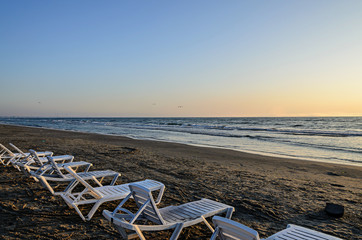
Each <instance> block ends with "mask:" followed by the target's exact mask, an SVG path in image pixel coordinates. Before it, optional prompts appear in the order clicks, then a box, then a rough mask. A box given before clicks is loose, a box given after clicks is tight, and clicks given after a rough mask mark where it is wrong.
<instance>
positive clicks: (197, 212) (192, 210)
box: [103, 183, 234, 240]
mask: <svg viewBox="0 0 362 240" xmlns="http://www.w3.org/2000/svg"><path fill="white" fill-rule="evenodd" d="M129 188H130V190H131V193H130V194H129V195H128V196H127V197H126V198H125V199H124V200H123V201H122V202H121V204H119V205H118V207H117V208H116V209H115V210H114V211H113V212H110V211H107V210H104V211H103V216H104V217H105V218H106V219H107V220H108V221H110V222H112V223H113V224H114V225H115V226H116V227H117V229H118V231H119V232H120V234H121V235H122V237H123V238H125V239H130V238H133V237H136V236H137V235H138V237H139V238H140V239H142V240H144V239H146V238H145V237H144V235H143V234H142V231H162V230H167V229H174V232H173V234H172V236H171V238H170V239H177V238H178V237H179V235H180V233H181V230H182V229H183V228H184V227H188V226H191V225H195V224H197V223H200V222H204V223H205V224H206V226H207V227H208V228H209V229H210V230H211V231H214V229H213V228H212V226H211V225H210V224H209V223H208V221H207V220H206V218H207V217H211V216H214V215H216V214H221V213H226V217H227V218H231V215H232V213H233V212H234V207H232V206H229V205H226V204H223V203H220V202H215V201H212V200H209V199H205V198H204V199H202V200H199V201H194V202H189V203H185V204H182V205H179V206H168V207H165V208H161V209H158V207H157V206H156V203H155V201H154V199H153V196H152V194H151V191H150V190H149V189H147V188H145V187H143V186H140V185H139V184H136V183H133V184H130V185H129ZM131 197H133V198H134V200H135V202H136V204H137V207H138V208H139V210H138V211H137V213H135V214H133V213H132V212H130V211H129V210H128V209H125V208H123V207H122V206H123V204H124V203H125V202H126V201H127V200H128V199H129V198H131ZM118 211H119V212H124V213H126V214H120V213H118ZM138 220H148V221H149V222H151V223H153V224H151V225H149V224H147V225H146V224H145V223H144V222H142V223H140V222H139V221H138ZM126 229H127V230H130V231H134V232H135V233H134V232H133V233H132V234H127V233H126Z"/></svg>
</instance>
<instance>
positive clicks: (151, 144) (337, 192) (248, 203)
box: [0, 125, 362, 239]
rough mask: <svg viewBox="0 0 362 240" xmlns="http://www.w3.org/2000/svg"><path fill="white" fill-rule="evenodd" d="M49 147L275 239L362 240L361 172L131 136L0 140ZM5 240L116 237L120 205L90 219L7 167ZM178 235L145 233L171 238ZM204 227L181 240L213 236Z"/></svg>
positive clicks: (0, 223) (1, 225) (17, 133)
mask: <svg viewBox="0 0 362 240" xmlns="http://www.w3.org/2000/svg"><path fill="white" fill-rule="evenodd" d="M9 142H12V143H14V144H16V145H17V146H18V147H20V148H22V149H35V150H38V151H42V150H50V151H53V152H54V153H55V155H62V154H72V155H74V156H75V159H76V160H77V161H89V162H91V163H93V164H94V167H93V168H92V169H93V170H96V169H98V170H100V169H112V170H114V171H118V172H120V173H122V177H121V179H120V181H119V183H122V182H123V183H126V182H133V181H137V180H142V179H154V180H158V181H161V182H163V183H164V184H165V185H166V192H165V195H164V198H163V201H162V203H161V207H164V206H167V205H170V204H174V205H177V204H180V203H184V202H188V201H193V200H197V199H200V198H210V199H213V200H217V201H220V202H223V203H226V204H229V205H232V206H234V207H235V210H236V211H235V213H234V215H233V217H232V219H233V220H236V221H238V222H241V223H243V224H245V225H247V226H249V227H251V228H253V229H255V230H257V231H258V232H259V234H260V236H261V237H267V236H269V235H271V234H273V233H275V232H277V231H279V230H282V229H284V228H285V227H286V225H287V224H289V223H292V224H297V225H301V226H305V227H309V228H312V229H315V230H317V231H321V232H325V233H327V234H331V235H334V236H337V237H340V238H343V239H362V237H361V229H362V220H361V211H362V209H361V206H362V205H361V201H362V184H361V179H362V171H361V169H362V168H361V167H353V166H345V165H336V164H325V163H318V162H311V161H302V160H292V159H283V158H276V157H267V156H261V155H255V154H248V153H243V152H237V151H231V150H223V149H214V148H203V147H194V146H187V145H183V144H174V143H164V142H156V141H145V140H133V139H129V138H125V137H118V136H106V135H98V134H86V133H76V132H67V131H57V130H46V129H39V128H28V127H16V126H6V125H0V143H2V144H5V145H7V144H8V143H9ZM0 169H1V170H0V171H1V173H0V181H1V185H0V237H1V238H4V239H30V238H31V239H117V238H120V235H119V234H118V233H117V231H116V230H115V229H114V228H113V227H112V226H111V225H110V224H109V223H108V222H107V221H106V220H105V219H104V218H103V216H102V214H101V213H102V210H103V209H109V210H113V209H114V208H115V206H116V205H117V204H118V203H119V202H110V203H106V204H104V205H102V206H101V207H100V208H99V210H98V211H97V213H96V214H95V216H94V217H93V219H92V220H91V221H89V222H83V221H82V220H81V218H80V217H79V216H78V215H77V214H76V212H75V210H74V209H70V208H68V206H67V205H66V204H65V202H64V201H63V199H62V198H61V197H57V196H52V195H51V194H50V192H48V191H47V190H46V189H44V188H43V187H42V186H41V185H40V184H39V183H36V182H34V181H33V180H32V179H30V178H26V177H25V176H24V175H23V174H22V173H21V172H18V171H17V170H16V169H14V168H13V167H10V166H8V167H4V166H1V168H0ZM327 202H333V203H337V204H341V205H343V206H344V207H345V214H344V216H343V217H342V218H333V217H330V216H328V215H327V214H326V213H325V212H324V208H325V205H326V203H327ZM170 233H171V232H170V231H164V232H155V233H151V234H149V233H148V234H146V238H148V239H165V238H167V237H168V236H170ZM210 236H211V233H210V231H209V230H208V229H207V227H206V226H205V225H204V224H198V225H196V226H193V227H189V228H185V229H184V230H183V231H182V233H181V236H180V239H208V238H209V237H210Z"/></svg>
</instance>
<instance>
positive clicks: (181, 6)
mask: <svg viewBox="0 0 362 240" xmlns="http://www.w3.org/2000/svg"><path fill="white" fill-rule="evenodd" d="M0 31H1V33H0V34H1V37H0V84H1V89H0V116H64V117H69V116H120V117H123V116H161V117H162V116H164V117H167V116H326V115H327V116H328V115H333V116H335V115H362V94H361V92H362V1H359V0H358V1H333V0H324V1H322V0H318V1H315V0H305V1H289V0H284V1H239V0H238V1H231V0H230V1H206V0H205V1H178V2H176V1H89V0H87V1H79V0H77V1H45V0H37V1H35V0H24V1H18V0H16V1H6V0H3V1H0Z"/></svg>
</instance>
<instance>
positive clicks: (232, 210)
mask: <svg viewBox="0 0 362 240" xmlns="http://www.w3.org/2000/svg"><path fill="white" fill-rule="evenodd" d="M233 212H234V209H233V208H229V209H228V210H227V212H226V218H228V219H231V215H233Z"/></svg>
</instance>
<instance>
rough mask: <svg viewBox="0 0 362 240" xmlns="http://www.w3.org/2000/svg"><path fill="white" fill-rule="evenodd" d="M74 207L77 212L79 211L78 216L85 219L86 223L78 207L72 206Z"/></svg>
mask: <svg viewBox="0 0 362 240" xmlns="http://www.w3.org/2000/svg"><path fill="white" fill-rule="evenodd" d="M72 207H74V209H75V211H77V213H78V215H79V216H80V217H81V218H82V219H83V221H86V219H85V217H84V216H83V214H82V212H81V211H80V210H79V208H78V206H76V205H72Z"/></svg>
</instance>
